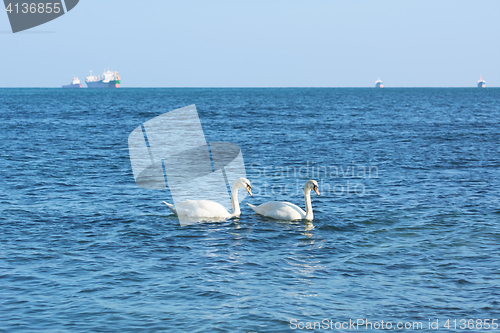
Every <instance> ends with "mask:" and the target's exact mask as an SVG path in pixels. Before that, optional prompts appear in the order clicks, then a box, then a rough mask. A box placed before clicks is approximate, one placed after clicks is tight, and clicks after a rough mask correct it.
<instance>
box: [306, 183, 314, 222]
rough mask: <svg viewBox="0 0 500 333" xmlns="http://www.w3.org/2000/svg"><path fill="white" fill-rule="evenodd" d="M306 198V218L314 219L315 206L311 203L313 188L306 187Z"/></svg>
mask: <svg viewBox="0 0 500 333" xmlns="http://www.w3.org/2000/svg"><path fill="white" fill-rule="evenodd" d="M304 199H305V200H306V217H305V219H306V220H312V219H313V217H314V215H313V208H312V205H311V189H308V190H306V189H304Z"/></svg>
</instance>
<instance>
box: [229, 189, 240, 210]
mask: <svg viewBox="0 0 500 333" xmlns="http://www.w3.org/2000/svg"><path fill="white" fill-rule="evenodd" d="M239 187H240V186H239V185H237V184H234V185H233V187H232V188H231V204H232V205H233V213H232V215H233V216H240V215H241V210H240V202H239V201H238V188H239Z"/></svg>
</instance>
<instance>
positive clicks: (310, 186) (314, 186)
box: [304, 179, 320, 195]
mask: <svg viewBox="0 0 500 333" xmlns="http://www.w3.org/2000/svg"><path fill="white" fill-rule="evenodd" d="M304 188H305V190H306V191H310V190H314V192H316V194H317V195H320V194H319V191H318V182H317V181H315V180H312V179H311V180H308V181H307V182H306V185H305V186H304Z"/></svg>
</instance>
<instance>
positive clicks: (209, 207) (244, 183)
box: [163, 178, 252, 219]
mask: <svg viewBox="0 0 500 333" xmlns="http://www.w3.org/2000/svg"><path fill="white" fill-rule="evenodd" d="M240 187H244V188H245V189H246V190H247V191H248V193H250V195H252V191H251V190H250V189H251V186H250V181H249V180H248V179H245V178H238V179H237V180H236V181H235V182H234V184H233V187H232V188H231V203H232V205H233V212H232V213H230V212H229V211H228V210H227V209H226V207H224V206H223V205H221V204H220V203H218V202H216V201H211V200H186V201H184V202H181V203H180V204H178V205H176V206H174V205H172V204H169V203H167V202H165V201H163V203H164V204H165V205H167V207H168V208H169V209H170V210H171V211H172V213H174V214H175V215H177V216H184V217H188V218H222V219H229V218H232V217H237V216H240V215H241V210H240V203H239V201H238V188H240Z"/></svg>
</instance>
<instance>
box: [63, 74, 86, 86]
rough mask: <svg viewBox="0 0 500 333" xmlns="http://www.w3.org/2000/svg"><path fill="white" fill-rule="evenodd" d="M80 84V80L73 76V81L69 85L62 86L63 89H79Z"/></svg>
mask: <svg viewBox="0 0 500 333" xmlns="http://www.w3.org/2000/svg"><path fill="white" fill-rule="evenodd" d="M81 86H82V84H81V83H80V80H78V78H77V77H76V76H75V77H73V81H72V82H71V83H70V84H66V85H63V86H62V87H63V88H81Z"/></svg>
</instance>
